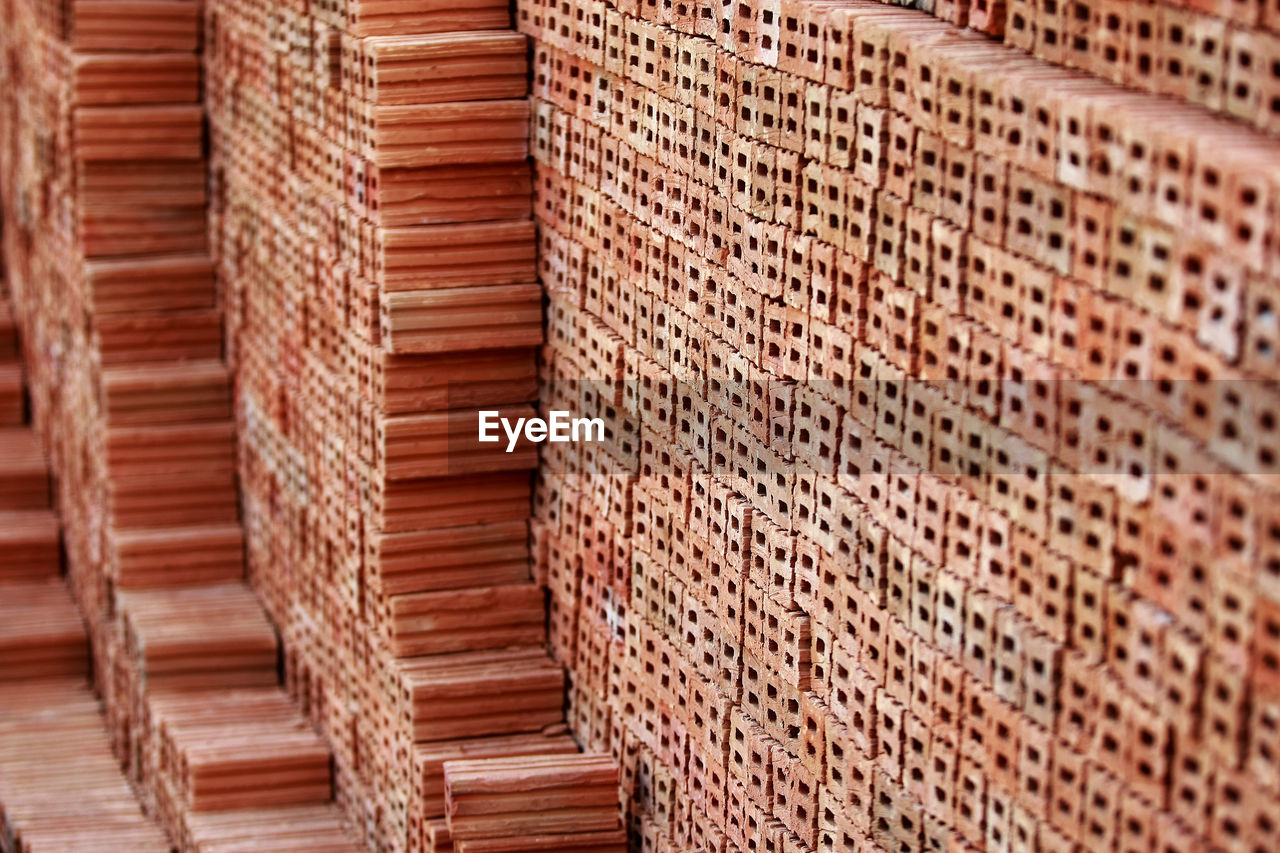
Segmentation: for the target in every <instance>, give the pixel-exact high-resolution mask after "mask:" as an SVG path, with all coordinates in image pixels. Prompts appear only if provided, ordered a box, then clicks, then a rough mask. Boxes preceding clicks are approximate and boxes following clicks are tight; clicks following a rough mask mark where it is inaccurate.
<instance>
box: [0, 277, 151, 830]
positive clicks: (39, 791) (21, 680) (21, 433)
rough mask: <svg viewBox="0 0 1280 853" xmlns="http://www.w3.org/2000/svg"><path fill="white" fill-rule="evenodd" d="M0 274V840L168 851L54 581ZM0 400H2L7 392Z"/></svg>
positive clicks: (48, 525)
mask: <svg viewBox="0 0 1280 853" xmlns="http://www.w3.org/2000/svg"><path fill="white" fill-rule="evenodd" d="M8 297H9V294H8V291H7V287H6V282H5V277H4V274H3V270H0V375H11V376H14V377H16V386H15V387H14V388H13V395H14V397H15V398H16V400H15V401H14V405H13V406H12V407H11V408H8V409H7V410H8V411H13V412H15V413H16V417H15V418H14V419H12V420H7V421H5V422H4V423H2V424H0V482H3V483H4V487H3V488H2V489H0V555H3V565H2V566H0V766H3V767H4V772H3V773H0V838H2V839H3V842H2V844H3V846H4V849H5V850H12V851H14V853H39V851H48V853H54V851H81V850H83V851H93V850H102V849H116V850H137V851H140V853H142V851H147V853H151V851H154V853H163V851H167V850H169V849H170V848H169V844H168V842H167V841H166V839H165V836H164V832H163V831H162V830H161V829H160V827H159V826H157V825H156V824H155V823H154V822H153V821H150V820H148V819H147V817H146V816H145V815H144V814H143V812H142V808H141V806H140V805H139V803H138V801H137V799H136V798H135V797H134V794H133V791H132V790H131V789H130V787H129V782H128V779H126V778H125V775H124V774H123V773H122V772H121V770H120V766H119V764H118V763H117V762H116V760H115V758H114V757H113V756H112V754H111V739H110V737H109V735H108V732H107V726H106V721H105V719H104V717H103V713H102V707H101V703H100V702H99V701H98V699H97V697H95V696H94V695H93V693H92V692H91V691H90V689H89V682H88V675H89V638H88V636H86V631H85V625H84V622H83V621H82V620H81V618H80V613H79V611H78V610H77V608H76V604H75V602H74V601H73V600H72V598H71V591H70V589H68V587H67V584H66V582H65V580H64V579H63V577H62V574H61V573H62V554H61V551H60V548H59V544H60V539H61V535H60V531H59V528H58V519H57V517H56V516H55V515H54V512H53V509H52V507H51V505H50V504H51V500H52V494H51V490H50V488H49V470H48V467H47V463H46V460H45V458H44V454H43V453H42V452H41V449H40V445H39V442H38V441H37V440H36V437H35V435H34V433H33V431H32V429H31V425H30V424H29V423H28V422H27V420H26V416H25V404H24V398H25V387H24V383H23V378H22V377H23V369H22V361H21V358H20V349H21V348H20V347H19V345H18V335H17V328H16V326H15V324H14V323H13V322H12V314H11V313H10V310H9V298H8ZM8 390H9V389H5V392H6V393H7V392H8Z"/></svg>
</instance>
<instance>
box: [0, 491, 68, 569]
mask: <svg viewBox="0 0 1280 853" xmlns="http://www.w3.org/2000/svg"><path fill="white" fill-rule="evenodd" d="M59 539H60V531H59V528H58V517H57V516H56V515H54V514H53V510H49V509H32V510H14V511H10V512H0V554H3V555H4V560H3V561H0V583H13V582H20V581H32V580H40V579H42V578H53V577H57V576H58V574H59V573H60V570H61V568H62V554H61V549H60V548H59Z"/></svg>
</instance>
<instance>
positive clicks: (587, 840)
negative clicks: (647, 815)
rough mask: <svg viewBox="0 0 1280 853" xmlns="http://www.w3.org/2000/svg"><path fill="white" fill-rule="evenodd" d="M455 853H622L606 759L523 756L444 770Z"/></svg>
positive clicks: (453, 764)
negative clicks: (574, 852)
mask: <svg viewBox="0 0 1280 853" xmlns="http://www.w3.org/2000/svg"><path fill="white" fill-rule="evenodd" d="M444 782H445V803H446V806H447V808H448V815H447V820H446V830H447V832H448V838H449V842H450V843H451V844H452V845H453V846H452V847H447V848H445V849H448V850H451V851H452V853H534V851H543V853H567V851H571V850H582V851H588V850H590V851H595V853H626V851H627V834H626V832H625V831H624V830H623V829H622V826H621V821H620V820H619V817H618V765H617V764H616V763H615V762H614V760H613V757H612V756H610V755H604V754H602V755H523V756H516V757H510V758H482V759H479V760H460V761H449V762H446V763H445V765H444Z"/></svg>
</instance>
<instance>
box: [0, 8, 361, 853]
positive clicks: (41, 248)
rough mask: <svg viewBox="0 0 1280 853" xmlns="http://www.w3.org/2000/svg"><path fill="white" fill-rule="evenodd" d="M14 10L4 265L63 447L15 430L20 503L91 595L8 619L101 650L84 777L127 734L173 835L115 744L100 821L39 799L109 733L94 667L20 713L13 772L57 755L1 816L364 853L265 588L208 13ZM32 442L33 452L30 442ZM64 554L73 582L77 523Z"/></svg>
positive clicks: (41, 414) (9, 35) (36, 392)
mask: <svg viewBox="0 0 1280 853" xmlns="http://www.w3.org/2000/svg"><path fill="white" fill-rule="evenodd" d="M2 11H3V16H4V21H5V23H4V26H3V27H2V28H0V54H2V55H3V56H4V62H3V63H0V68H2V70H0V92H2V93H3V99H2V100H0V133H3V144H2V145H0V202H2V203H3V214H2V215H3V221H4V260H5V264H6V274H7V277H8V280H9V282H10V284H11V285H12V291H13V296H14V303H15V315H16V317H17V320H18V323H17V325H18V326H19V327H20V328H21V330H22V339H23V343H24V349H25V353H26V355H27V358H26V368H27V376H28V378H29V380H30V387H29V391H30V401H31V412H32V414H33V415H34V418H35V430H36V433H37V434H38V436H39V439H40V442H37V441H36V440H35V438H34V437H33V434H30V433H29V434H27V435H26V437H25V440H24V441H20V442H13V441H10V440H9V439H10V438H11V436H9V435H8V434H5V435H4V436H3V437H2V438H0V467H2V468H4V469H5V473H3V474H0V484H2V485H0V494H2V495H4V500H5V501H9V500H10V498H11V497H12V496H14V495H17V496H18V497H19V498H22V499H24V500H27V501H30V502H33V503H34V505H35V506H37V507H40V506H47V505H48V504H49V502H50V498H51V497H52V498H53V499H54V503H56V507H57V510H58V513H59V515H60V516H61V519H62V521H63V525H64V529H65V533H66V535H65V537H64V539H65V541H64V546H65V552H66V558H67V574H68V582H69V586H70V588H71V591H72V593H73V598H74V602H73V601H71V600H70V599H66V596H65V594H64V595H63V599H65V600H62V601H61V606H60V608H58V607H57V604H58V597H57V592H59V591H60V589H57V588H53V587H51V588H50V590H49V591H48V594H41V595H39V596H32V595H28V596H25V597H24V596H20V595H17V594H11V595H9V596H8V597H7V598H5V597H4V596H3V595H0V598H2V599H3V600H5V602H6V606H7V607H12V608H13V609H14V610H16V611H18V613H17V614H15V613H14V612H11V611H6V613H5V614H3V618H0V622H3V624H4V629H3V631H0V633H2V634H3V635H4V636H3V644H4V646H5V648H6V649H7V650H8V652H9V653H8V655H7V657H6V659H7V660H12V661H13V662H17V661H19V660H24V662H25V663H26V664H27V666H28V668H33V667H35V666H37V665H38V666H39V667H41V668H43V669H44V670H46V671H48V672H53V671H55V670H56V669H57V666H55V664H57V665H58V666H61V667H66V666H73V665H74V666H78V667H79V673H80V676H81V678H80V679H79V680H81V681H82V680H83V676H85V675H88V674H89V672H92V674H93V679H94V686H95V687H96V688H97V690H98V691H99V692H100V693H101V695H102V698H103V701H104V707H105V711H106V729H105V731H100V732H99V733H98V734H99V735H100V738H99V740H100V741H101V742H100V743H98V742H95V743H93V744H92V747H91V755H92V757H91V758H90V759H87V760H89V761H90V763H89V764H86V765H85V768H84V774H85V775H84V782H85V785H86V786H91V785H92V783H93V777H94V775H95V774H96V773H97V772H98V771H99V770H100V769H101V768H100V765H101V764H102V763H103V762H102V761H101V760H100V759H103V758H107V756H108V755H109V753H110V752H111V751H114V753H115V757H116V759H117V760H118V762H119V763H121V764H123V765H124V769H125V771H126V773H127V778H128V781H130V782H132V783H134V784H135V785H136V786H137V790H138V793H139V795H140V798H141V800H142V806H143V808H144V809H145V810H146V812H147V813H148V814H149V815H150V816H151V817H152V818H154V819H155V820H157V821H158V822H159V824H160V827H157V826H155V825H153V824H152V823H149V822H147V821H145V820H143V818H142V816H141V814H140V813H138V811H139V809H138V803H137V802H134V801H133V799H132V796H130V795H129V793H128V786H127V784H126V782H125V779H124V778H120V773H119V768H118V767H112V765H113V762H111V761H110V760H109V758H108V759H107V761H106V764H107V766H108V767H112V769H114V770H115V776H116V778H115V779H114V781H110V784H107V783H105V782H104V784H103V790H102V799H101V800H99V798H98V794H97V792H96V791H94V790H92V789H91V787H86V789H85V791H84V792H83V793H85V804H84V805H85V809H84V811H83V814H82V817H81V820H80V822H79V823H76V822H75V821H72V820H70V819H69V818H67V815H66V814H65V809H66V806H65V805H64V804H60V803H58V802H55V801H52V800H49V799H46V800H44V801H40V802H33V801H32V800H30V799H29V798H28V796H27V795H26V794H25V793H24V791H23V789H24V787H25V786H27V785H28V784H29V785H30V790H31V791H32V792H33V794H34V793H35V792H38V791H41V790H48V789H49V786H54V787H56V786H64V787H65V788H66V789H67V790H71V791H78V789H79V785H78V783H77V781H76V776H75V762H74V761H73V760H72V759H74V758H75V755H74V754H68V753H67V751H66V748H65V746H64V745H63V744H62V743H60V741H59V738H58V737H57V734H56V732H57V727H58V726H59V725H66V726H67V727H68V734H69V736H70V734H72V733H74V732H75V731H76V730H77V729H83V730H84V731H86V732H88V731H91V730H92V729H93V723H94V721H93V720H92V719H91V717H92V715H88V716H86V715H85V713H84V712H83V710H84V709H83V706H84V705H85V702H86V701H87V699H88V696H89V694H87V693H86V691H85V690H84V686H83V685H82V684H81V685H78V693H77V692H76V691H72V693H70V694H65V695H64V694H63V693H60V692H58V691H53V692H50V693H49V694H47V695H46V696H43V697H41V696H38V695H34V696H32V697H30V701H29V702H25V704H24V703H23V702H19V703H18V704H19V707H17V708H16V709H14V711H13V713H14V714H15V715H16V716H12V717H10V716H6V721H9V720H10V719H12V721H13V725H15V726H23V725H29V726H31V727H32V728H33V729H35V730H36V731H37V732H39V733H38V734H36V733H33V735H32V737H31V738H30V739H29V740H28V742H27V743H26V744H25V746H22V747H21V750H20V751H19V752H18V753H16V757H15V758H14V762H15V766H16V765H17V763H21V762H31V763H32V764H33V766H38V765H40V764H41V763H47V765H48V766H47V767H45V768H43V769H42V770H39V771H36V770H33V774H32V776H31V777H29V778H27V777H22V776H16V777H15V780H14V782H13V783H11V785H10V786H7V787H6V789H5V790H3V791H0V796H3V798H4V799H3V800H0V808H11V809H16V810H17V811H16V812H15V815H16V816H15V820H17V819H19V818H20V819H21V823H22V824H29V825H31V826H34V827H36V828H37V830H40V831H41V832H43V828H44V827H46V826H52V827H54V828H55V829H56V828H58V827H64V828H66V829H67V831H68V833H71V834H68V835H65V836H62V837H59V836H57V835H56V834H46V835H41V832H38V833H37V834H36V835H35V836H34V837H35V838H37V839H39V838H46V840H49V843H50V844H51V845H52V846H53V847H55V848H56V849H71V845H73V844H82V845H83V844H85V843H88V844H90V845H93V844H97V845H98V848H99V849H101V848H102V847H103V846H105V847H108V848H111V847H118V848H121V849H134V848H135V847H136V848H138V849H150V848H151V847H156V848H164V849H167V848H168V846H169V844H176V845H177V846H179V847H181V848H182V849H184V850H197V849H199V850H207V851H212V850H218V849H227V848H228V846H229V845H234V844H235V843H237V842H239V841H242V840H243V838H244V834H245V831H246V829H245V827H246V826H252V827H254V830H253V834H254V837H255V838H256V847H257V849H268V848H272V847H273V846H275V847H277V848H278V847H279V846H280V845H285V844H293V845H296V846H301V847H303V848H305V849H312V850H327V851H350V850H354V849H357V847H356V845H355V843H354V840H353V837H352V836H351V835H350V834H349V833H348V831H347V829H346V827H345V826H344V819H343V816H342V814H341V812H340V811H339V810H338V809H337V807H336V806H335V805H334V804H333V802H332V779H331V769H330V759H329V750H328V746H327V744H326V743H325V742H324V741H323V740H322V739H321V738H320V736H319V735H318V734H317V733H316V731H315V730H314V728H313V727H312V726H311V725H310V724H309V722H308V721H307V720H306V719H305V718H304V717H303V716H302V714H301V713H300V711H299V709H298V707H297V706H296V705H295V704H294V703H293V702H292V701H290V699H289V697H288V696H287V695H286V694H285V692H284V691H283V690H282V689H281V687H280V685H279V683H278V682H279V674H278V657H279V649H278V645H279V641H278V638H277V635H276V632H275V629H274V628H273V626H272V625H271V623H270V622H269V621H268V619H267V617H266V614H265V613H264V611H263V609H262V607H261V605H260V604H259V603H258V601H257V598H256V597H255V596H254V594H253V592H252V590H250V588H249V587H248V586H247V584H246V583H245V581H244V558H243V538H244V537H243V533H242V530H241V527H240V521H239V497H238V493H237V484H236V472H235V432H234V427H235V424H234V420H233V418H232V405H231V403H232V396H231V376H230V373H229V371H228V368H227V366H226V364H225V363H224V362H223V359H222V355H223V340H222V338H223V336H222V325H223V316H222V309H221V306H220V305H219V304H218V300H217V290H216V287H215V283H214V276H213V263H212V259H211V257H210V255H209V253H208V250H207V247H208V237H207V229H208V223H207V216H206V207H207V203H208V194H207V165H208V164H207V158H206V154H205V144H204V132H205V128H204V109H203V106H202V91H201V80H200V52H199V47H200V41H201V33H200V31H201V26H202V22H201V18H200V14H199V13H200V8H199V6H198V5H197V4H194V3H190V2H185V0H142V2H134V1H133V0H130V1H129V2H116V0H95V2H90V3H76V4H49V3H43V2H28V0H17V2H10V3H6V4H4V6H3V10H2ZM5 409H6V411H12V407H11V406H8V405H6V407H5ZM41 443H43V445H44V449H45V450H47V453H48V458H49V460H50V463H51V467H52V473H53V475H54V478H55V482H56V490H53V491H52V492H51V490H50V488H49V480H48V476H47V474H46V472H45V470H44V464H43V458H42V453H41V447H40V444H41ZM15 448H17V449H19V450H21V455H22V456H24V457H25V458H22V459H11V458H9V457H10V456H11V455H12V453H13V451H14V449H15ZM19 476H20V477H21V479H17V478H18V477H19ZM6 505H7V506H11V507H12V506H17V507H23V506H24V504H13V503H11V502H10V503H7V504H6ZM38 525H39V522H38V521H37V522H33V528H32V529H33V531H34V530H38V529H39V527H38ZM5 526H6V527H7V525H5ZM43 526H44V527H45V528H46V529H47V528H48V524H47V523H46V524H44V525H43ZM55 533H56V527H55ZM4 539H5V540H6V541H7V542H13V543H14V544H15V545H17V546H19V547H21V548H22V550H20V551H18V552H17V553H18V554H19V555H23V554H25V555H26V557H25V559H32V560H35V559H37V558H38V557H39V555H40V554H41V553H45V554H47V553H48V551H49V550H50V547H49V546H50V543H48V542H47V541H45V540H43V539H41V538H40V537H39V536H32V537H27V539H26V541H15V540H17V539H18V537H15V536H14V535H13V533H12V532H11V531H9V530H6V532H5V534H4ZM27 549H31V550H29V551H28V550H27ZM51 550H52V551H53V552H54V557H55V563H54V571H55V573H56V571H57V562H56V558H57V544H56V537H55V540H54V542H53V543H52V549H51ZM4 560H5V562H6V569H5V572H6V574H8V573H9V572H10V571H11V570H14V569H11V567H10V565H9V554H8V553H6V554H5V556H4ZM57 587H58V588H60V587H61V583H60V582H59V583H58V584H57ZM51 596H52V597H51ZM77 608H78V611H79V612H78V613H77ZM81 617H83V619H84V623H85V624H87V628H88V641H89V642H88V644H86V639H85V636H84V630H83V628H82V627H81V623H80V618H81ZM37 637H39V638H40V640H41V642H40V643H39V644H35V645H33V643H35V640H36V638H37ZM14 649H18V650H19V651H14ZM24 650H25V651H24ZM23 655H25V656H26V657H25V658H23ZM90 660H91V662H92V669H91V670H90V669H89V668H88V667H87V664H89V662H90ZM14 669H18V667H15V668H14ZM5 674H6V675H14V674H17V673H15V672H14V670H6V673H5ZM6 692H8V691H6ZM15 697H16V698H17V699H21V698H22V697H21V696H17V695H16V694H15ZM41 701H46V702H47V704H48V708H47V716H45V717H41V716H40V715H41V714H42V713H46V712H42V711H40V710H38V708H39V703H40V702H41ZM9 710H10V709H6V712H5V713H6V715H7V714H8V711H9ZM23 715H25V716H23ZM96 724H97V726H98V727H99V728H101V722H97V723H96ZM7 746H8V745H7V744H6V751H7ZM86 750H87V751H89V750H90V746H86ZM299 755H301V756H302V757H301V758H299V757H298V756H299ZM7 770H8V768H6V775H7ZM42 774H44V775H45V777H46V778H42ZM122 791H123V792H124V795H125V796H124V797H123V799H124V801H125V803H124V805H123V806H122V805H121V799H122V798H121V792H122ZM80 805H81V804H80V803H79V802H77V803H76V806H77V807H79V806H80ZM41 806H43V808H44V809H45V811H47V815H44V814H42V813H41ZM126 807H127V808H126ZM59 809H62V810H63V813H61V814H62V818H64V819H62V820H61V821H59V814H60V812H59ZM121 809H124V812H122V814H125V813H127V814H128V816H129V821H130V822H131V823H132V824H136V825H138V826H140V827H141V828H142V829H141V830H139V832H138V833H137V835H136V838H135V840H134V841H130V840H129V839H128V838H125V837H121V838H120V839H119V840H118V841H116V842H113V840H112V837H111V835H110V833H109V832H108V830H109V829H110V817H111V815H110V814H109V812H110V811H111V810H115V811H117V812H119V811H121ZM104 812H107V813H104ZM95 818H96V821H97V824H98V827H99V831H100V832H101V833H102V834H101V835H98V834H95V832H94V829H93V827H94V821H95ZM19 828H21V826H19ZM142 830H145V832H144V831H142ZM75 831H78V832H80V833H82V834H83V836H82V837H80V838H74V837H72V835H73V834H74V832H75ZM166 834H167V836H168V841H165V839H164V836H165V835H166ZM20 849H27V848H26V847H21V848H20ZM46 849H47V848H46Z"/></svg>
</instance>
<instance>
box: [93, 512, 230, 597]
mask: <svg viewBox="0 0 1280 853" xmlns="http://www.w3.org/2000/svg"><path fill="white" fill-rule="evenodd" d="M111 547H112V557H113V563H114V567H115V569H114V570H115V577H116V584H117V586H118V588H119V589H121V590H134V589H158V588H164V587H186V586H193V585H204V584H217V583H224V582H228V581H238V580H241V579H242V578H243V577H244V533H243V531H242V530H241V529H240V525H239V524H202V525H198V526H195V527H159V528H155V529H153V530H117V531H115V533H114V534H113V535H112V537H111Z"/></svg>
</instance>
